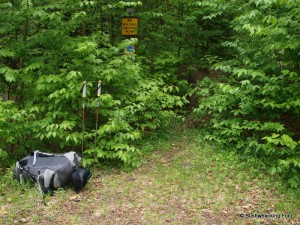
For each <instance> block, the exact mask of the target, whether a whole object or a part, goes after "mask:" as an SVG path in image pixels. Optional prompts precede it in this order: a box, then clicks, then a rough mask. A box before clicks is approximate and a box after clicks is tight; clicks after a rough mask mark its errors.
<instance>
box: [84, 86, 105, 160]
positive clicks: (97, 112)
mask: <svg viewBox="0 0 300 225" xmlns="http://www.w3.org/2000/svg"><path fill="white" fill-rule="evenodd" d="M101 86H102V82H101V80H99V81H98V87H97V105H96V132H95V149H96V146H97V133H98V123H99V108H100V95H101ZM81 90H82V143H81V156H82V157H83V149H84V132H85V108H86V102H85V99H86V96H87V95H86V81H83V84H82V89H81Z"/></svg>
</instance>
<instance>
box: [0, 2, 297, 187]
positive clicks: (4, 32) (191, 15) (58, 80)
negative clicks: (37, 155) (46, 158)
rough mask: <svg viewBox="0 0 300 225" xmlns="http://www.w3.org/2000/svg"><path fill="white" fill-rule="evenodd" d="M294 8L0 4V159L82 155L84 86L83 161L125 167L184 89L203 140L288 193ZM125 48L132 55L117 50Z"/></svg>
mask: <svg viewBox="0 0 300 225" xmlns="http://www.w3.org/2000/svg"><path fill="white" fill-rule="evenodd" d="M126 7H134V8H135V13H134V14H133V16H137V17H139V31H138V32H139V35H138V37H137V38H132V39H130V40H129V39H125V38H124V37H122V36H121V35H120V18H121V17H123V16H129V15H128V14H127V12H126V10H125V8H126ZM299 7H300V2H299V0H250V1H240V0H231V1H224V0H210V1H209V0H202V1H198V0H168V1H164V2H162V1H158V0H149V1H143V2H141V1H132V2H125V1H106V0H94V1H82V0H75V1H69V0H68V1H64V2H63V3H61V2H58V1H55V0H43V1H36V0H22V1H20V2H15V1H9V0H2V1H1V4H0V18H1V20H0V25H1V28H0V94H3V95H4V98H3V100H0V159H1V160H0V161H2V162H5V160H6V159H7V157H16V156H18V157H19V156H20V155H24V154H25V153H27V152H30V151H32V149H41V150H51V151H66V150H70V149H74V150H76V151H80V146H81V130H82V124H81V116H82V109H81V108H82V99H81V96H80V90H81V85H82V81H83V80H86V81H87V85H88V98H87V99H86V101H87V107H88V108H87V119H86V129H85V130H86V132H85V135H84V140H85V143H84V147H85V161H84V163H85V164H92V163H94V162H99V160H100V161H101V160H110V159H112V160H115V159H117V160H119V161H121V162H122V163H125V164H126V165H135V164H136V162H137V160H136V157H137V156H138V155H139V154H140V152H139V149H138V148H137V147H136V146H138V145H136V143H137V142H138V141H139V140H141V138H142V137H143V135H144V134H146V133H147V131H149V130H153V129H156V128H158V127H161V126H163V125H164V124H168V123H169V122H170V121H172V120H173V119H174V118H176V117H178V112H182V107H183V106H184V105H185V104H186V103H187V100H186V97H185V96H187V95H190V94H191V93H194V94H195V95H196V96H197V97H198V103H199V106H197V107H196V108H195V109H194V115H195V117H196V118H197V120H200V121H201V122H204V120H205V121H206V122H207V123H205V124H206V125H207V126H206V129H207V131H208V132H209V135H207V139H210V140H214V141H216V142H218V143H219V144H221V145H222V146H225V147H228V149H236V150H237V151H239V152H240V153H241V154H242V155H244V156H246V157H249V156H251V157H256V159H257V160H260V161H263V162H264V163H266V165H267V166H268V167H269V168H270V173H271V174H275V173H278V174H282V175H283V176H285V177H286V178H287V179H288V182H289V184H290V185H291V186H294V187H298V186H299V185H300V178H299V170H300V155H299V153H300V152H299V138H300V132H299V128H298V125H300V123H299V117H300V100H299V96H300V93H299V92H300V89H299V87H300V79H299V73H300V64H299V62H300V53H299V52H300V27H299V22H300V16H299V11H300V8H299ZM128 45H136V46H137V55H130V54H124V49H125V48H126V46H128ZM209 69H212V71H214V72H215V71H217V73H218V74H219V75H220V76H219V78H218V79H204V80H203V81H201V82H199V83H198V85H197V86H196V88H194V89H193V90H191V88H190V87H189V83H188V82H191V83H194V82H195V80H198V79H199V78H202V77H203V76H204V75H206V74H205V73H206V72H207V75H208V74H209V72H208V70H209ZM199 71H201V76H200V77H193V76H195V75H196V74H197V73H199ZM98 80H102V81H103V94H102V95H101V97H100V124H101V125H100V127H99V130H98V133H97V137H98V146H97V147H96V148H95V147H94V138H95V135H96V134H95V112H96V105H97V98H96V85H97V81H98ZM7 99H8V100H14V101H6V100H7ZM181 115H182V114H181Z"/></svg>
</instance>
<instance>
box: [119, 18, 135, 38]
mask: <svg viewBox="0 0 300 225" xmlns="http://www.w3.org/2000/svg"><path fill="white" fill-rule="evenodd" d="M138 25H139V19H138V18H137V17H123V18H121V29H122V35H123V36H135V35H137V34H138V32H137V29H138Z"/></svg>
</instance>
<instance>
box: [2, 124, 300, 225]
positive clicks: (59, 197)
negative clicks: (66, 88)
mask: <svg viewBox="0 0 300 225" xmlns="http://www.w3.org/2000/svg"><path fill="white" fill-rule="evenodd" d="M142 148H144V149H146V150H147V149H148V150H149V153H148V154H147V156H146V157H145V158H144V160H143V163H142V165H141V166H140V167H139V168H137V169H135V170H133V171H131V172H122V171H120V170H116V169H114V170H108V169H106V170H102V169H101V168H99V169H95V171H94V175H93V177H92V179H91V180H90V182H89V183H88V184H87V186H86V187H85V188H84V190H83V191H82V192H80V193H79V194H78V195H76V194H75V192H74V191H73V190H72V189H71V188H66V189H60V190H58V191H56V193H55V195H54V196H52V197H47V198H46V202H47V206H44V205H43V204H42V201H41V197H40V196H39V194H38V193H37V191H36V189H35V188H34V187H31V188H25V190H23V191H20V190H19V187H18V185H17V184H16V183H14V182H13V181H7V183H2V184H1V185H2V191H3V190H4V189H5V188H6V191H5V193H0V223H1V224H114V225H115V224H128V225H129V224H299V223H300V219H299V218H300V210H299V208H300V207H299V204H300V203H299V202H300V201H299V199H300V198H299V195H297V193H296V191H290V190H288V189H286V188H285V187H284V185H283V184H282V181H277V180H276V178H275V177H270V176H269V175H267V173H266V172H263V171H261V169H260V167H259V166H258V164H257V162H252V163H251V162H243V161H242V160H241V159H240V158H239V156H238V155H236V154H234V153H229V152H227V151H222V150H220V149H217V148H216V147H215V146H213V144H210V143H207V142H205V141H203V136H202V134H201V132H200V131H196V130H188V129H183V130H181V131H174V132H173V133H172V134H167V135H157V136H156V138H155V137H154V138H152V139H151V140H148V141H146V142H145V143H144V145H143V146H142ZM150 150H151V151H150ZM7 179H8V178H7ZM4 180H5V179H4ZM10 183H11V184H10ZM9 185H11V188H10V187H9ZM255 214H256V215H255ZM262 214H263V216H269V217H270V218H257V217H258V216H260V215H262ZM249 216H251V217H252V218H247V217H249ZM255 216H256V218H254V217H255ZM271 216H272V217H271ZM275 216H277V218H275Z"/></svg>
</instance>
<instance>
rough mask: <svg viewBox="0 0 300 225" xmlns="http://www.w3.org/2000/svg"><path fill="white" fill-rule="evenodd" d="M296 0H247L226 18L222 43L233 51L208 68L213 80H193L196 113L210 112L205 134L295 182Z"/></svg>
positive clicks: (298, 160) (299, 92) (299, 162)
mask: <svg viewBox="0 0 300 225" xmlns="http://www.w3.org/2000/svg"><path fill="white" fill-rule="evenodd" d="M299 11H300V2H299V1H297V0H295V1H249V3H245V4H242V5H241V6H240V8H239V13H237V15H236V16H235V18H234V19H233V20H232V21H231V27H232V29H233V30H234V31H236V34H235V35H234V36H233V38H232V39H231V40H228V41H226V42H224V43H223V44H222V45H223V46H224V47H227V48H229V49H231V51H232V52H234V56H233V57H231V58H230V59H229V60H221V61H220V62H219V63H217V64H215V65H214V68H215V69H217V70H220V71H222V72H224V74H226V78H224V79H223V80H221V81H219V82H215V81H211V80H205V81H203V82H202V83H200V84H199V88H200V89H199V92H198V95H199V97H200V98H199V99H200V102H199V103H200V106H199V107H198V108H197V109H195V112H196V113H197V114H198V115H206V114H209V115H210V126H211V127H212V130H213V133H211V134H210V135H208V136H207V138H209V139H213V140H216V141H217V142H220V143H222V144H223V145H226V146H229V145H230V144H232V145H233V146H234V148H235V149H237V150H239V151H241V152H242V153H243V154H244V155H246V156H247V155H248V156H249V155H251V156H253V155H254V156H255V157H257V158H260V159H261V160H262V161H264V162H266V163H267V164H268V165H269V166H270V172H271V174H274V173H282V174H284V175H285V176H287V177H288V182H289V183H290V185H291V186H294V187H298V186H299V185H300V179H299V178H300V177H299V171H300V151H299V143H300V142H299V137H300V136H299V127H298V126H299V118H300V108H299V106H300V104H299V103H300V99H299V96H300V89H299V87H300V77H299V73H300V64H299V62H300V55H299V52H300V39H299V37H300V27H299V22H300V16H299Z"/></svg>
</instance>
